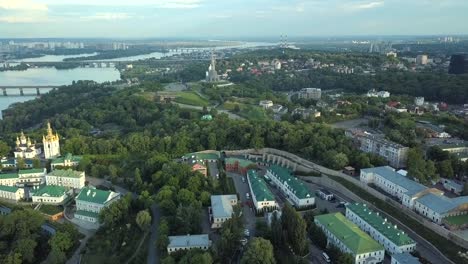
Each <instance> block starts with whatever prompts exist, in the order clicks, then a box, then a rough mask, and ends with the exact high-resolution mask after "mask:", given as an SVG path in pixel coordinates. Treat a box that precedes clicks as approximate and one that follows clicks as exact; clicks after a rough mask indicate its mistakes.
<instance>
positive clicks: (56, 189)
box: [33, 185, 67, 197]
mask: <svg viewBox="0 0 468 264" xmlns="http://www.w3.org/2000/svg"><path fill="white" fill-rule="evenodd" d="M66 192H67V189H65V188H64V187H62V186H55V185H44V186H42V187H41V188H39V189H38V190H37V191H35V192H34V193H33V196H49V197H62V196H63V195H64V194H65V193H66Z"/></svg>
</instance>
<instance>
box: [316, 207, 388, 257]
mask: <svg viewBox="0 0 468 264" xmlns="http://www.w3.org/2000/svg"><path fill="white" fill-rule="evenodd" d="M314 222H315V224H316V225H317V226H319V227H320V228H321V229H322V230H323V231H324V232H325V235H326V236H327V238H328V244H333V245H335V246H337V247H338V248H339V249H340V250H341V251H342V252H345V253H350V254H351V255H353V257H354V263H355V264H376V263H381V262H382V261H383V259H384V255H385V250H384V247H383V246H382V245H380V244H379V243H377V241H375V240H374V239H373V238H372V237H370V236H369V235H368V234H366V233H365V232H364V231H362V230H361V229H359V227H358V226H357V225H355V224H354V223H353V222H351V221H350V220H348V219H347V218H346V217H345V216H344V215H343V214H341V213H333V214H324V215H318V216H316V217H315V219H314Z"/></svg>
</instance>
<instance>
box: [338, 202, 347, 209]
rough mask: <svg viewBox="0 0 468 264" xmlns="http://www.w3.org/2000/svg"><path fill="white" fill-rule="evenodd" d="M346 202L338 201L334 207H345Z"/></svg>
mask: <svg viewBox="0 0 468 264" xmlns="http://www.w3.org/2000/svg"><path fill="white" fill-rule="evenodd" d="M345 205H346V203H345V202H340V203H339V204H338V205H337V206H336V208H345Z"/></svg>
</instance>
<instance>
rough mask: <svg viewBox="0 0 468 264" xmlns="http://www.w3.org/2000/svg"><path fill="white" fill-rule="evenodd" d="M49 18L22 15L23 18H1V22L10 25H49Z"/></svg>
mask: <svg viewBox="0 0 468 264" xmlns="http://www.w3.org/2000/svg"><path fill="white" fill-rule="evenodd" d="M51 21H52V20H50V19H49V18H48V17H47V16H36V15H31V14H30V15H24V16H23V15H22V16H1V17H0V22H3V23H10V24H25V23H47V22H51Z"/></svg>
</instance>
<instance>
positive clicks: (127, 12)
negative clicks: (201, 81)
mask: <svg viewBox="0 0 468 264" xmlns="http://www.w3.org/2000/svg"><path fill="white" fill-rule="evenodd" d="M466 10H468V1H464V0H411V1H404V0H326V1H323V0H307V1H306V0H231V1H220V0H133V1H123V0H112V1H111V0H99V1H91V0H0V36H1V37H2V38H38V37H44V38H71V37H75V38H164V37H169V38H172V37H180V38H183V37H188V38H191V37H197V38H206V39H209V38H224V39H225V38H237V37H245V38H249V37H272V36H278V37H279V35H281V34H287V35H288V36H291V37H294V36H352V35H382V36H383V35H463V34H468V28H467V27H466V25H467V24H468V16H466Z"/></svg>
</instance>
